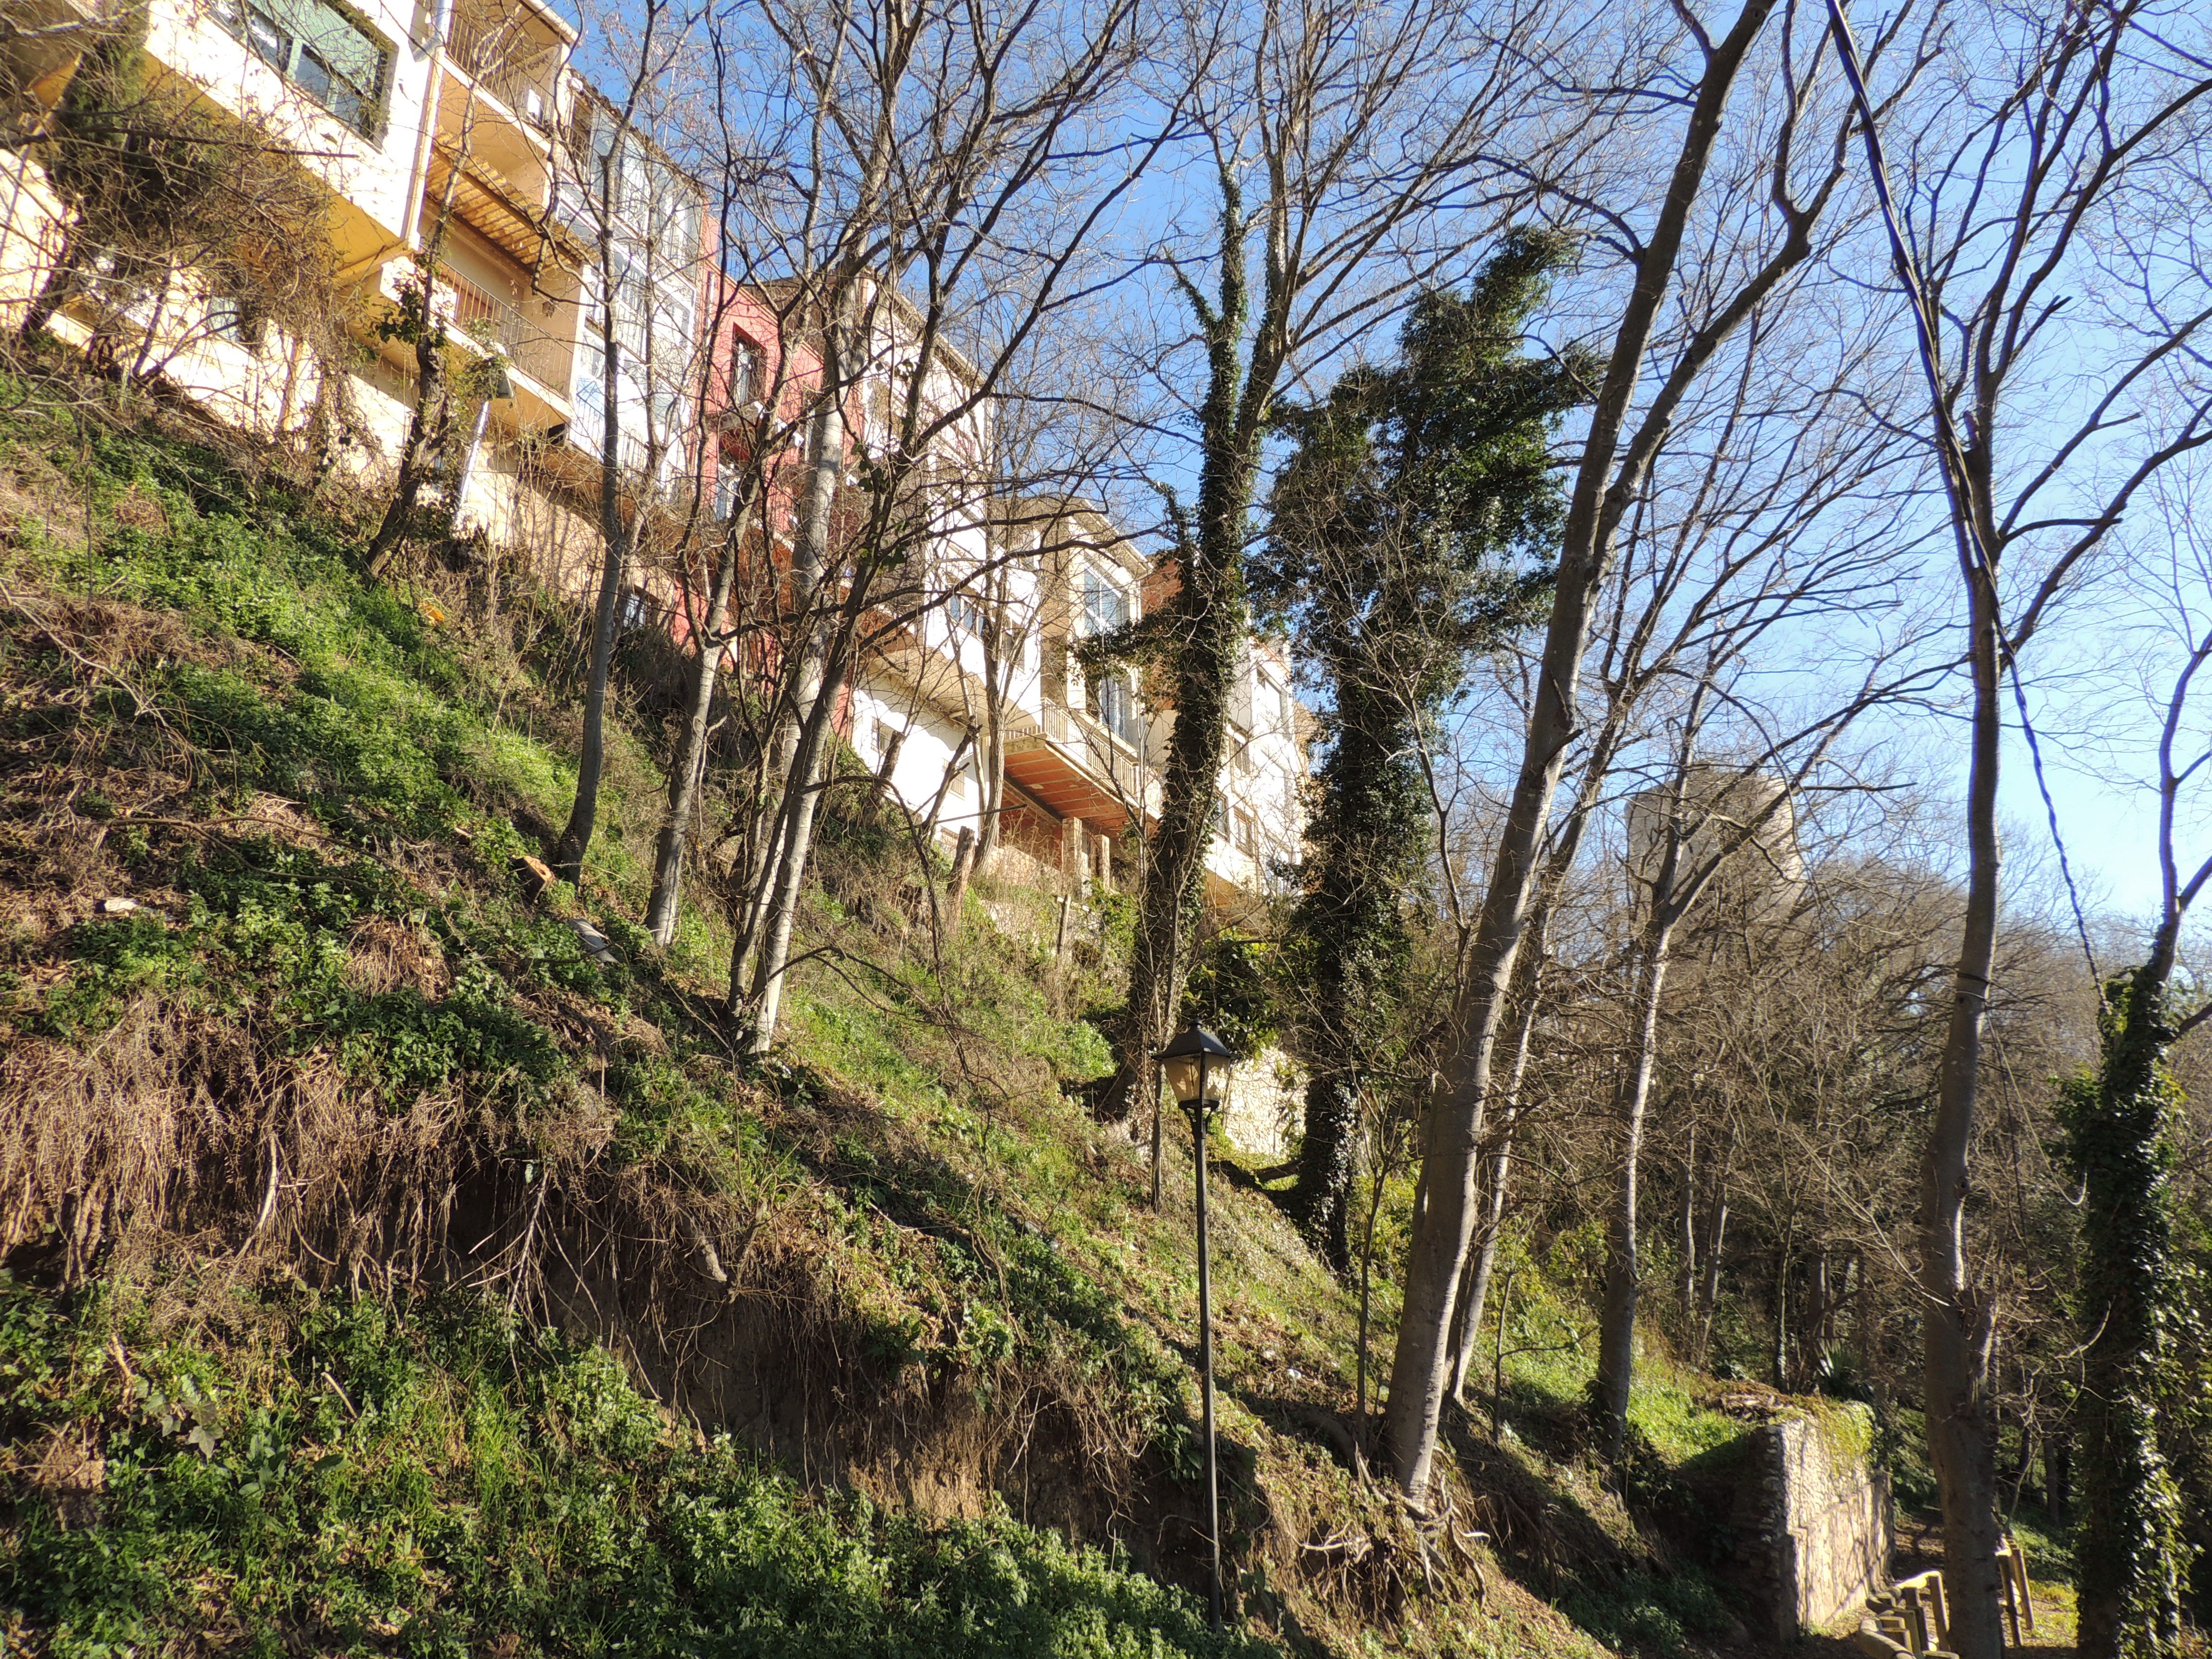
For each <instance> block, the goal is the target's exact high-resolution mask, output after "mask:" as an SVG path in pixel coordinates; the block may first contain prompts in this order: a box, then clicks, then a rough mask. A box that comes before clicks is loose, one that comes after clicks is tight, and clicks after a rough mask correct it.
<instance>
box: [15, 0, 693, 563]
mask: <svg viewBox="0 0 2212 1659" xmlns="http://www.w3.org/2000/svg"><path fill="white" fill-rule="evenodd" d="M41 3H42V4H43V5H44V6H45V8H46V12H47V13H48V14H51V15H52V16H53V17H56V18H60V17H64V16H73V17H75V18H77V19H81V20H84V21H94V20H96V15H97V8H96V7H95V6H94V5H93V4H92V3H91V0H41ZM576 38H577V37H576V29H575V27H574V25H573V24H572V23H570V22H569V21H568V20H567V19H566V18H564V17H562V15H560V14H559V13H558V12H557V11H556V10H554V9H551V8H550V7H548V6H544V5H538V4H535V3H530V0H439V3H435V4H421V5H412V4H405V3H396V0H359V3H352V0H348V3H336V0H153V4H152V5H151V7H150V9H149V13H148V27H147V39H146V46H147V51H148V54H149V58H151V59H152V60H153V62H154V64H155V70H156V73H157V75H158V76H161V77H165V78H166V79H167V81H168V82H171V83H173V84H174V83H182V84H184V85H185V86H188V87H189V88H191V91H192V92H193V93H194V94H197V97H198V98H199V99H201V100H204V103H205V104H206V105H207V106H211V107H212V108H214V109H216V110H218V111H220V112H222V113H224V114H226V115H228V116H230V117H234V118H236V119H238V120H239V121H240V123H241V125H242V126H245V127H246V128H248V129H250V130H252V131H255V132H256V133H257V134H261V135H265V136H266V141H267V142H270V143H274V144H276V145H278V146H280V147H282V148H283V149H286V150H289V152H291V153H292V154H293V155H295V156H296V158H297V160H298V162H299V165H300V166H301V167H303V168H305V169H306V170H307V172H308V173H309V174H310V175H312V177H313V179H315V180H316V181H317V182H318V183H319V185H321V186H322V192H321V193H322V198H323V200H324V202H325V209H326V214H325V225H324V227H323V229H324V231H325V234H326V235H327V237H328V239H329V242H330V245H331V249H332V251H333V255H334V258H335V261H336V276H335V286H336V288H337V291H338V293H339V294H340V295H341V296H342V300H343V302H344V303H346V304H348V305H349V307H350V308H351V316H352V320H353V325H354V332H355V334H356V337H357V338H359V339H360V340H361V341H362V343H364V344H366V345H367V346H368V348H369V353H368V359H367V361H366V362H362V363H359V364H356V366H355V367H353V368H351V370H350V371H349V375H348V380H349V384H348V386H347V387H346V391H347V392H348V393H349V398H348V399H347V401H348V402H349V404H350V406H351V410H352V411H353V413H354V415H355V416H356V417H357V425H356V432H355V435H356V440H357V441H356V445H355V447H353V448H352V450H351V451H350V452H349V459H350V461H351V462H352V464H353V465H356V466H357V467H359V468H361V469H362V470H364V471H370V472H375V471H384V470H388V469H389V468H390V467H391V466H392V465H394V464H395V463H396V460H397V458H398V453H399V451H400V449H401V447H402V446H403V445H404V440H405V435H406V432H407V428H408V424H409V422H410V418H411V415H412V411H413V408H414V404H415V389H414V379H415V373H416V369H415V362H414V351H413V348H412V347H411V346H410V345H409V344H408V343H405V342H404V341H401V340H396V339H389V338H380V337H379V335H378V333H377V331H376V325H377V323H378V322H379V321H380V319H386V318H389V317H392V316H394V315H396V314H397V312H398V301H399V298H400V295H401V294H402V292H403V289H404V286H405V285H406V284H407V283H410V281H411V280H413V279H414V278H415V274H416V270H417V267H418V264H420V263H421V262H422V261H424V260H426V259H427V258H428V257H429V253H430V250H431V248H432V246H434V245H435V246H436V249H437V258H436V264H437V271H436V275H435V285H434V289H433V296H434V297H433V306H434V309H435V313H436V314H437V315H438V316H439V317H440V318H441V319H443V320H444V321H445V322H447V324H448V325H449V327H450V337H451V338H452V339H453V341H454V342H455V343H457V344H458V345H459V348H460V349H461V350H462V351H463V352H464V353H465V354H468V355H471V356H477V357H480V358H483V359H487V360H491V361H493V362H495V365H496V368H497V371H498V372H497V373H496V374H490V375H488V376H487V377H486V380H487V382H488V384H489V389H490V390H491V391H492V392H493V393H494V395H491V396H489V397H486V398H481V399H476V398H471V399H470V400H469V407H468V408H467V409H466V410H465V411H464V413H463V416H462V418H463V419H464V421H465V422H468V423H469V426H470V429H471V438H472V440H473V441H471V443H470V444H469V447H468V449H467V453H466V459H465V461H464V462H463V463H462V464H461V465H460V466H459V468H458V478H457V481H456V482H457V486H458V494H459V499H458V500H457V501H453V503H452V505H453V509H454V514H455V520H456V523H457V525H459V526H460V527H462V528H465V529H466V528H481V529H482V530H483V531H484V532H486V533H487V534H489V536H490V537H491V538H493V539H495V540H496V541H500V542H505V543H512V544H526V545H528V546H530V547H532V549H533V550H536V552H537V553H538V556H540V558H541V559H542V561H543V562H544V565H545V567H546V568H545V574H546V575H547V576H548V577H549V579H551V580H556V582H559V583H561V584H562V585H564V586H574V583H575V582H576V581H577V580H579V577H580V573H582V572H586V571H588V570H589V569H590V568H591V566H592V563H593V562H594V560H595V558H596V550H597V539H598V533H599V532H598V527H597V522H596V519H595V518H594V517H593V515H592V510H591V507H590V505H589V499H588V497H589V494H590V490H591V489H592V486H593V484H594V483H595V480H596V477H597V471H598V464H597V455H598V452H599V447H601V434H600V431H599V424H600V422H601V420H602V418H603V411H604V409H605V391H604V387H603V386H602V384H601V383H602V382H603V381H604V380H605V375H604V374H603V373H602V372H601V371H600V367H599V365H600V356H599V352H598V350H597V349H596V346H595V344H594V337H595V335H596V333H597V329H596V326H595V317H596V308H595V306H594V303H593V301H594V294H593V289H594V288H595V286H596V284H595V283H594V281H593V280H592V273H593V272H594V271H595V270H596V267H597V263H598V258H597V256H598V252H599V246H598V240H597V239H598V237H599V234H600V232H601V231H602V230H603V229H604V230H605V231H606V232H607V234H608V235H609V239H610V240H611V244H612V251H613V254H614V263H615V264H616V268H617V281H618V283H619V284H620V292H619V294H618V295H617V329H618V331H619V333H620V335H621V336H622V337H623V343H624V344H625V346H626V347H627V348H628V349H627V351H626V352H625V354H624V359H625V364H626V367H625V370H624V372H623V374H622V376H621V379H620V381H619V385H618V387H617V399H616V401H617V414H618V416H619V421H620V425H621V428H622V435H623V436H622V442H623V453H624V456H625V459H626V460H628V461H630V462H632V463H633V464H635V462H636V461H637V460H638V459H641V457H642V455H643V453H644V450H645V447H646V441H647V437H648V435H652V434H653V433H654V432H656V431H657V432H658V435H659V439H660V445H659V447H661V448H662V449H663V450H664V451H665V455H664V459H663V461H662V464H661V470H662V473H663V477H664V480H665V477H667V476H669V475H671V474H673V473H674V472H675V471H678V470H680V469H681V467H682V466H683V465H684V435H685V432H686V430H687V429H688V426H689V417H688V415H687V413H686V411H685V410H684V408H683V406H682V404H681V401H680V398H678V397H676V396H674V395H672V393H673V388H674V387H676V386H680V385H681V384H683V383H684V380H685V379H686V378H687V376H688V374H689V370H690V355H691V352H692V350H693V342H692V339H691V335H692V334H693V332H694V331H695V329H696V315H697V304H698V301H697V295H698V292H699V280H700V276H701V274H702V270H703V258H704V255H705V250H704V249H703V248H702V246H701V224H700V211H699V202H700V197H699V193H698V191H697V190H696V186H695V185H691V184H690V181H689V180H686V179H683V177H682V175H681V174H680V173H677V172H676V170H675V169H674V168H673V167H670V166H669V165H668V164H667V163H666V162H665V160H664V159H662V158H661V157H660V156H659V154H658V152H656V151H654V150H653V149H652V148H651V147H650V146H649V145H647V144H645V143H642V142H641V141H640V140H639V139H638V138H637V137H635V135H634V134H617V133H616V132H615V131H614V127H615V125H616V124H615V123H614V122H613V120H612V118H611V116H610V114H609V112H608V110H607V106H606V105H605V102H604V100H599V99H598V98H597V97H596V96H594V95H593V94H592V93H591V91H590V90H589V88H587V87H586V84H585V82H583V80H582V78H581V77H580V76H579V75H577V74H576V73H575V72H574V70H573V68H572V67H571V62H570V60H571V57H572V54H573V52H574V48H575V45H576ZM50 55H51V54H50ZM64 67H65V65H64V64H60V63H56V64H0V71H12V72H9V73H8V74H7V75H6V80H7V82H8V84H9V90H10V91H11V92H12V93H13V94H14V100H15V106H17V107H16V109H15V114H16V118H17V119H18V121H19V124H20V123H21V122H22V121H23V120H24V119H25V117H24V115H23V113H22V112H21V106H22V105H23V104H25V103H26V102H27V99H26V96H25V94H26V93H27V92H32V93H33V94H35V92H36V89H38V88H40V84H41V83H40V82H38V81H37V80H36V78H35V77H36V76H37V75H38V74H39V73H40V71H41V70H44V72H45V73H46V75H47V76H49V77H51V76H55V75H56V74H59V73H61V71H62V70H64ZM65 85H66V76H65V74H62V76H61V79H60V80H59V81H58V82H56V81H53V80H52V79H49V80H48V81H47V82H46V83H44V92H45V94H46V95H45V98H44V101H45V102H46V103H48V104H51V103H52V101H54V100H57V99H58V97H59V95H60V89H61V88H62V87H63V86H65ZM31 118H33V119H35V117H34V116H33V117H31ZM610 148H614V149H616V165H615V173H616V174H617V179H619V180H620V181H621V186H622V187H621V188H620V189H618V191H617V197H616V205H615V206H613V207H612V208H611V209H605V210H603V208H602V204H601V203H600V201H599V192H598V191H596V190H595V189H594V188H593V187H592V182H593V181H592V175H593V173H594V171H595V166H596V162H597V160H598V158H599V156H600V155H604V154H605V153H606V152H607V151H608V150H609V149H610ZM0 191H4V192H5V196H4V198H0V199H4V202H5V205H6V207H7V210H8V217H7V222H6V234H5V237H4V240H0V327H12V326H14V325H15V319H18V318H20V315H21V307H23V306H24V305H25V304H26V303H27V301H28V300H29V299H30V297H31V295H33V294H34V293H35V292H36V291H37V290H38V289H40V287H41V286H42V285H43V283H44V282H45V280H46V276H47V275H48V274H49V273H51V271H52V269H53V267H54V264H55V263H56V261H57V259H58V257H59V251H60V246H61V240H62V236H63V234H64V225H63V223H62V222H61V210H62V209H61V204H60V202H59V201H58V199H57V197H56V194H55V192H54V191H52V188H51V187H50V186H49V185H47V183H46V180H45V179H44V178H43V176H42V175H41V174H40V171H39V168H38V167H37V164H36V162H35V161H34V160H31V159H28V158H27V155H26V153H25V152H24V151H21V150H18V151H17V152H15V155H14V156H13V157H12V158H11V161H10V162H9V165H8V167H7V168H6V171H5V172H4V173H0ZM634 274H635V277H636V278H638V279H641V280H627V279H630V278H632V277H633V275H634ZM640 294H641V295H643V297H642V298H639V297H637V296H638V295H640ZM647 312H649V313H651V321H650V323H648V322H647V319H646V316H645V313H647ZM118 325H119V326H122V327H125V328H131V327H135V328H137V329H138V330H140V331H142V332H143V334H144V336H145V337H146V339H147V342H148V343H149V347H150V350H149V352H148V353H146V354H145V355H146V356H148V357H150V359H151V361H152V362H154V363H155V365H156V366H158V368H159V369H160V371H161V374H162V375H163V377H164V378H165V380H167V382H168V383H169V384H171V385H172V386H176V387H178V388H179V389H180V390H182V391H183V392H185V393H186V394H187V395H189V396H191V397H192V398H195V399H197V401H199V402H200V403H201V404H203V405H204V406H205V407H206V408H208V410H210V413H212V414H214V415H216V416H217V417H218V418H220V419H222V420H223V421H225V422H228V423H230V424H233V425H235V426H238V427H240V428H245V429H248V430H252V431H258V432H262V433H265V434H268V435H272V436H275V435H281V434H283V433H285V432H288V431H294V430H296V429H298V428H300V427H301V426H302V425H303V424H304V423H305V422H306V421H307V419H308V416H309V410H310V409H311V408H312V406H313V404H314V402H315V400H316V398H318V396H319V395H320V394H321V393H322V392H323V391H324V390H325V388H323V387H322V386H320V384H319V380H318V374H317V369H316V367H315V365H314V364H313V362H312V361H311V360H309V358H308V354H307V350H306V348H305V346H304V344H303V343H301V342H300V341H297V340H291V339H287V338H284V337H282V336H281V335H279V334H278V333H276V331H257V330H256V329H254V328H253V327H252V323H251V319H247V318H245V317H243V316H240V315H238V314H236V311H235V308H234V307H231V306H229V305H228V302H227V301H225V299H224V297H223V296H222V295H213V294H209V293H206V292H204V291H196V284H195V278H194V276H193V275H192V273H191V272H190V271H176V272H173V273H171V274H170V276H168V278H167V284H166V286H164V287H162V288H161V290H160V291H159V292H133V293H113V292H108V291H104V290H102V289H100V287H99V285H98V284H90V285H88V290H87V291H86V292H83V293H81V294H79V295H75V296H73V297H72V298H71V299H70V301H69V302H68V303H67V304H66V305H65V307H64V309H63V311H62V312H61V313H60V314H59V315H58V317H57V319H56V320H55V324H54V326H55V328H56V330H57V331H58V332H60V333H62V334H63V335H64V337H66V338H72V339H76V340H79V341H82V340H84V339H87V338H88V337H90V336H91V334H92V333H93V332H94V331H95V330H96V329H98V328H100V327H102V326H110V327H114V326H118ZM656 338H657V343H658V344H659V360H658V362H650V363H647V368H650V369H651V371H652V372H651V373H650V374H646V373H641V372H640V369H639V367H638V365H639V363H640V362H641V361H643V359H644V357H645V354H644V352H643V350H642V345H643V343H645V342H646V341H647V340H652V339H656ZM478 404H481V407H480V408H479V407H478V406H477V405H478Z"/></svg>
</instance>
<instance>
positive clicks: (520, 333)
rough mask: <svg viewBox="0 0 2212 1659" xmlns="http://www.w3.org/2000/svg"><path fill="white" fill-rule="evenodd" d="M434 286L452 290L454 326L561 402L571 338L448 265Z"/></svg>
mask: <svg viewBox="0 0 2212 1659" xmlns="http://www.w3.org/2000/svg"><path fill="white" fill-rule="evenodd" d="M438 286H439V288H440V289H441V290H446V291H449V292H450V293H451V294H452V295H453V300H452V306H453V310H452V318H453V326H454V327H455V328H456V329H458V330H459V331H461V332H462V333H464V334H465V335H467V336H468V337H470V338H471V339H472V340H474V341H476V342H477V343H478V344H479V345H482V346H484V347H487V348H489V349H496V350H498V351H499V352H500V353H501V354H502V355H503V356H505V357H506V358H507V364H508V366H509V368H512V369H513V370H514V371H515V372H517V373H519V374H526V375H528V376H529V377H530V378H531V379H532V380H535V381H536V382H537V383H538V386H539V387H541V388H542V389H543V390H544V392H547V393H549V394H550V396H551V397H552V398H558V399H560V400H561V401H562V403H564V404H565V403H566V402H567V400H568V381H569V376H570V374H572V373H573V371H574V368H575V361H576V347H575V343H574V341H573V340H569V339H567V338H564V337H562V336H561V335H558V334H556V333H554V332H553V331H551V330H550V329H549V328H547V327H546V326H545V325H543V324H542V323H539V322H538V321H536V320H535V319H532V318H530V317H527V316H526V315H524V314H523V313H522V312H520V311H519V310H517V309H516V308H515V307H513V306H511V305H508V304H507V303H506V302H505V301H501V300H499V299H496V298H495V297H494V296H493V295H491V294H490V293H489V292H488V291H487V290H485V289H483V288H480V287H478V286H477V284H476V283H472V282H471V281H470V280H469V279H468V278H467V277H465V276H462V275H461V274H460V273H459V272H458V271H456V270H451V269H450V268H449V269H447V270H445V271H443V272H441V274H440V277H439V283H438ZM441 308H442V307H441Z"/></svg>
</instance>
